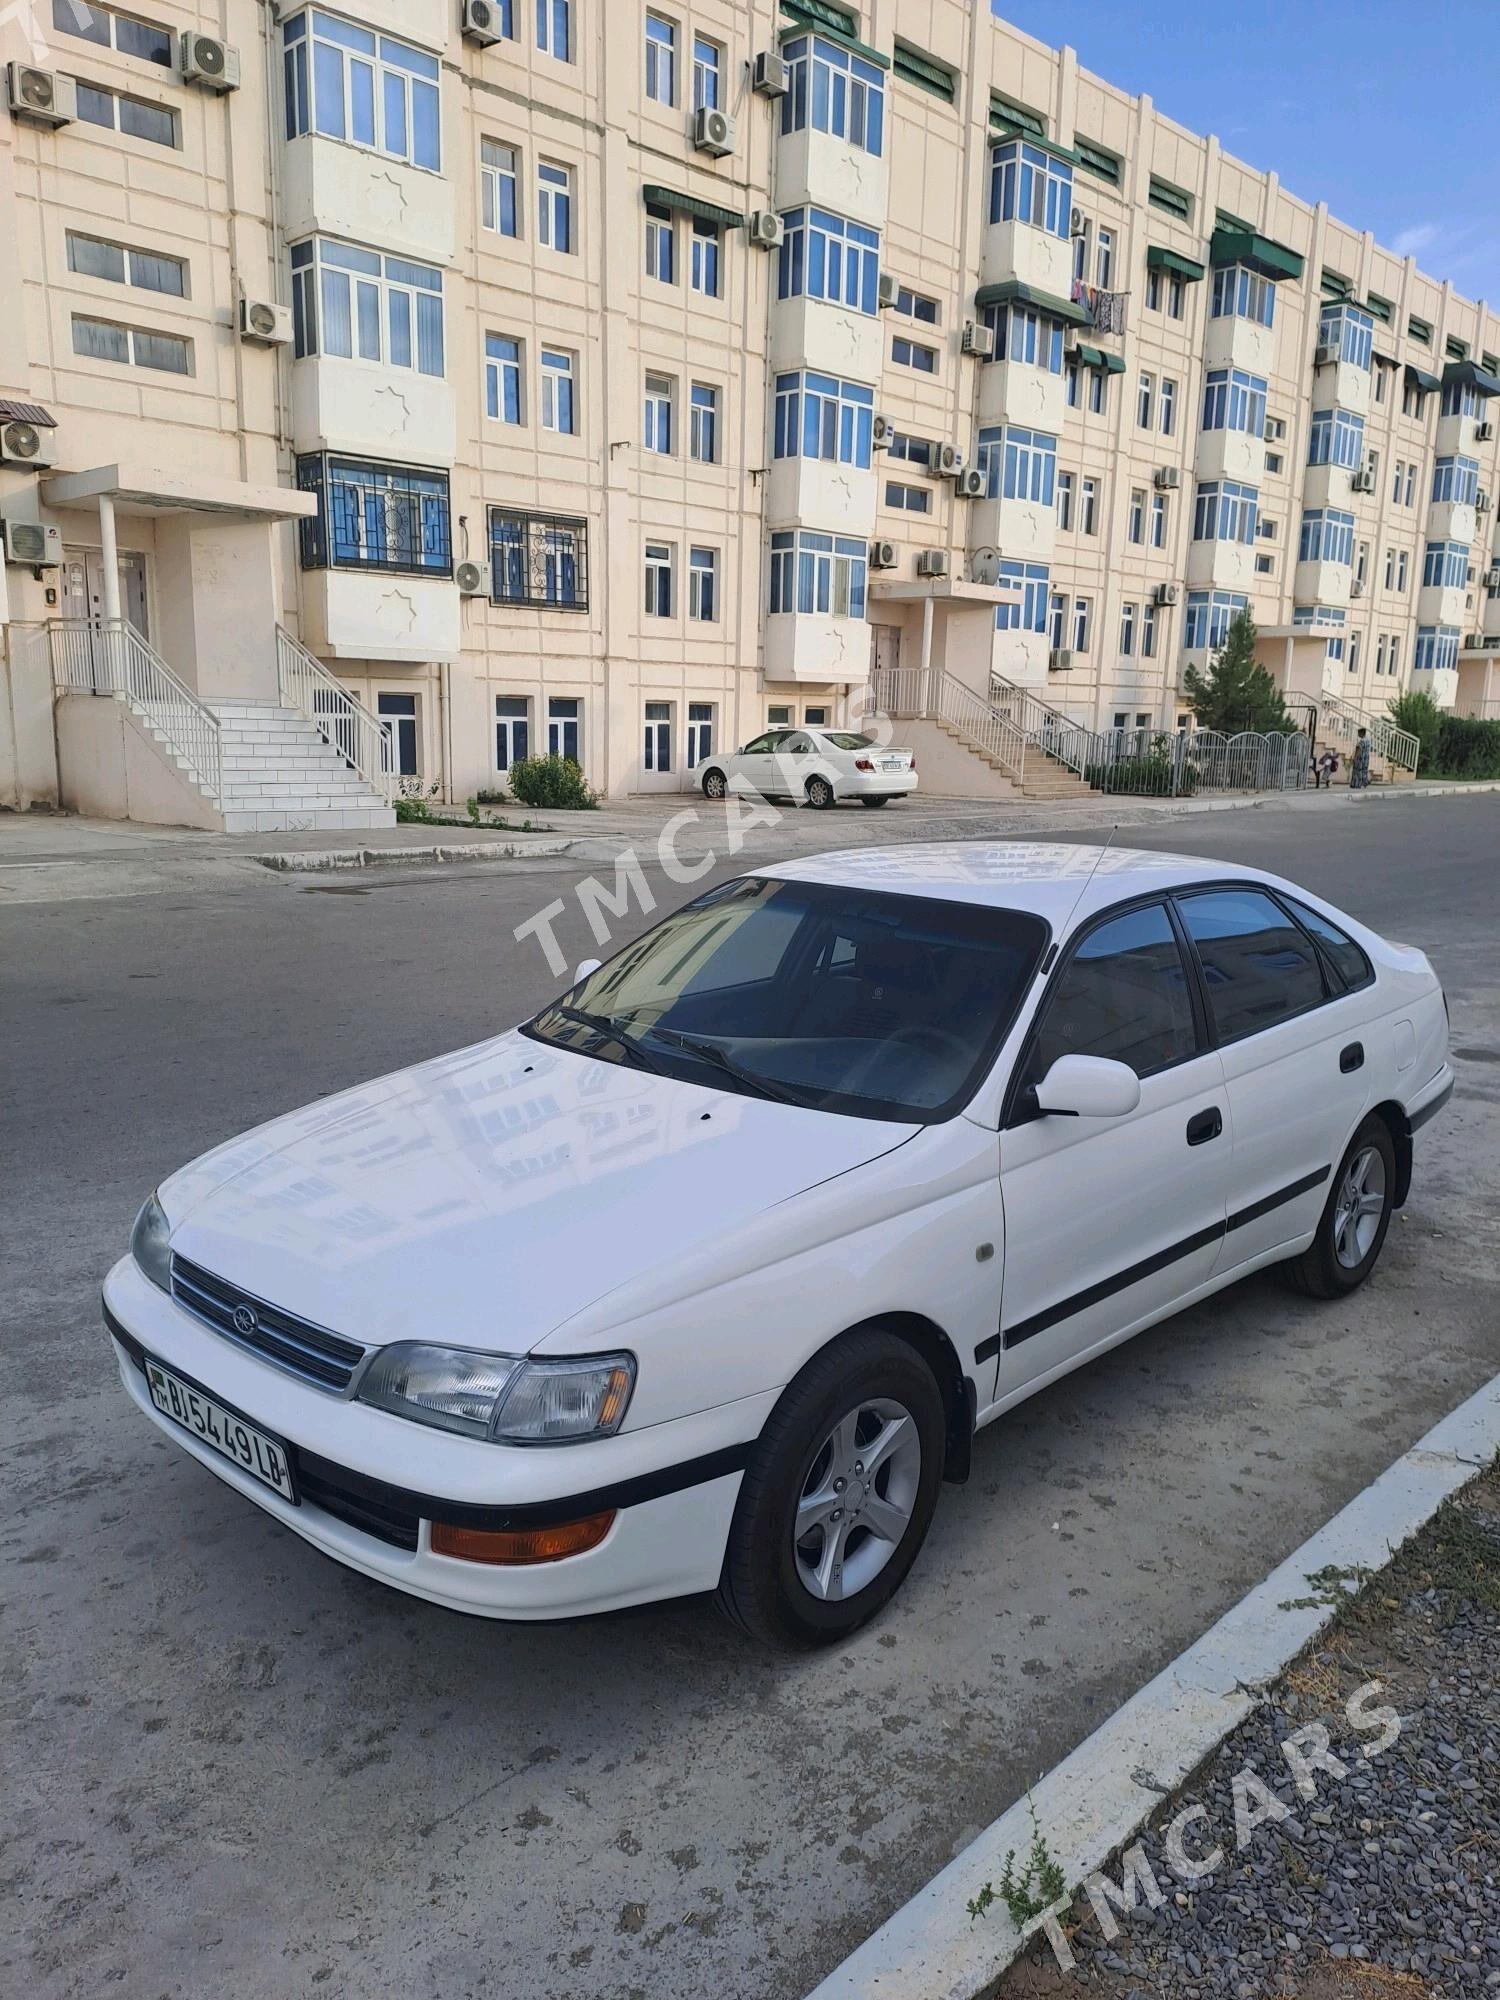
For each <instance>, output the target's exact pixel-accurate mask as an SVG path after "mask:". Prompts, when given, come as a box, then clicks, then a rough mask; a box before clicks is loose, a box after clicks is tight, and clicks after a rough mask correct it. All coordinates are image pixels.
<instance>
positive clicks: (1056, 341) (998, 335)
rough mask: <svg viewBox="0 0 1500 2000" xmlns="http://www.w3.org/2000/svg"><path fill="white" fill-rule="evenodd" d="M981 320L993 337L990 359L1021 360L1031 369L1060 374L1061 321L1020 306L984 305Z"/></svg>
mask: <svg viewBox="0 0 1500 2000" xmlns="http://www.w3.org/2000/svg"><path fill="white" fill-rule="evenodd" d="M983 318H984V324H985V325H986V326H987V327H988V328H989V330H990V332H991V333H992V334H994V336H995V352H994V355H993V356H992V359H994V360H996V361H1022V362H1025V363H1026V364H1027V365H1028V366H1030V367H1032V368H1044V369H1045V370H1046V371H1047V373H1048V374H1049V375H1061V373H1062V368H1063V329H1062V322H1061V320H1056V319H1049V318H1048V317H1047V315H1046V314H1045V313H1039V312H1038V311H1037V309H1036V307H1035V306H1021V305H998V306H986V307H985V308H984V314H983Z"/></svg>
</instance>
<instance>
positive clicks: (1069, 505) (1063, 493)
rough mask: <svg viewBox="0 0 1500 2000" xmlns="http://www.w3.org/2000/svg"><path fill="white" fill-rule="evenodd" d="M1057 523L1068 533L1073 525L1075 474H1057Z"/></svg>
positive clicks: (1063, 531)
mask: <svg viewBox="0 0 1500 2000" xmlns="http://www.w3.org/2000/svg"><path fill="white" fill-rule="evenodd" d="M1057 525H1058V528H1059V529H1060V530H1061V531H1062V533H1064V534H1067V533H1069V532H1070V531H1071V529H1072V526H1073V475H1072V473H1071V472H1060V473H1058V475H1057Z"/></svg>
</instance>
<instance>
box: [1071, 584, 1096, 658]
mask: <svg viewBox="0 0 1500 2000" xmlns="http://www.w3.org/2000/svg"><path fill="white" fill-rule="evenodd" d="M1093 610H1094V606H1093V600H1092V599H1091V598H1088V597H1075V598H1074V599H1073V639H1072V644H1073V651H1074V652H1075V653H1086V652H1087V651H1088V649H1089V622H1090V620H1091V618H1092V616H1093Z"/></svg>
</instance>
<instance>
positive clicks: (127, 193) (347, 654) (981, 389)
mask: <svg viewBox="0 0 1500 2000" xmlns="http://www.w3.org/2000/svg"><path fill="white" fill-rule="evenodd" d="M0 34H3V35H4V36H5V37H6V38H7V39H6V41H5V45H4V47H3V49H0V54H3V55H4V56H5V58H6V60H7V62H9V63H11V64H12V65H14V67H12V68H11V69H10V70H9V71H8V73H7V86H8V92H9V102H10V107H11V114H12V115H11V116H10V117H8V118H6V119H4V120H3V121H0V293H3V310H0V426H3V428H0V515H3V516H4V518H5V520H6V523H7V553H8V560H7V563H6V565H5V569H4V585H3V594H0V620H4V622H5V626H6V629H7V631H8V632H9V633H11V634H12V635H14V634H16V633H19V632H21V631H22V630H26V631H35V630H37V629H38V628H39V627H41V626H45V625H46V624H48V623H49V622H50V621H54V620H58V619H62V620H66V621H70V622H74V623H77V622H81V621H86V620H87V619H89V618H90V617H102V616H107V615H109V614H110V612H111V608H112V607H113V610H114V612H115V613H116V614H118V615H120V616H122V617H123V618H125V619H128V620H129V621H130V622H131V624H132V625H133V626H134V627H136V628H137V629H138V630H139V632H140V633H141V634H142V635H143V636H144V637H145V638H146V639H147V640H149V643H150V646H151V648H152V649H153V650H154V653H155V654H156V655H159V657H160V659H161V660H162V661H164V662H165V663H166V665H167V666H168V667H169V668H170V669H171V670H172V672H173V674H174V675H175V676H176V677H178V678H179V679H180V681H181V682H182V684H183V685H184V686H185V687H186V688H187V689H189V690H191V691H192V692H193V693H194V694H195V695H196V696H197V697H199V698H201V699H202V700H203V701H204V702H206V703H209V704H210V705H212V703H213V702H214V701H215V700H233V701H238V702H242V703H243V702H245V701H251V702H254V701H274V700H276V699H277V697H278V678H277V674H278V668H277V659H278V644H279V643H282V642H279V641H278V637H277V633H278V628H280V630H281V631H282V632H283V633H285V634H286V635H288V640H287V642H286V643H293V644H295V645H296V646H297V647H298V648H305V649H306V651H307V652H308V653H310V654H311V655H312V656H314V658H315V659H316V660H317V661H320V662H322V663H323V664H324V665H325V666H326V667H327V668H328V669H329V670H331V672H332V673H333V674H335V675H336V676H337V678H338V679H339V681H340V682H341V683H342V684H343V685H344V686H345V687H347V688H348V689H350V690H352V691H353V692H354V693H355V694H356V695H357V696H358V697H359V698H360V701H361V702H362V703H363V704H364V706H365V707H366V708H367V709H368V710H370V711H371V712H373V713H374V714H375V715H376V716H378V718H379V720H380V722H381V723H382V724H383V725H384V726H385V727H386V728H387V729H388V731H389V733H390V737H391V743H392V754H393V755H394V758H395V761H396V764H397V766H398V768H399V770H400V771H401V772H402V773H403V774H404V775H406V776H408V777H409V778H411V779H412V780H413V781H415V782H420V783H422V784H424V785H427V786H431V787H434V788H436V789H437V790H438V791H439V792H441V793H442V794H443V795H445V796H448V797H452V798H457V799H462V798H463V797H465V796H467V795H469V794H471V793H474V792H476V791H480V790H483V789H486V788H498V787H500V786H502V785H503V784H504V781H505V773H506V771H507V769H508V767H509V766H510V764H511V763H512V762H514V761H515V759H516V758H517V757H519V756H522V755H525V754H527V753H536V752H539V751H545V750H549V749H555V750H558V751H561V752H563V753H564V754H568V755H572V756H576V757H577V758H578V760H579V761H580V762H581V763H582V764H583V766H584V768H585V770H586V772H587V773H588V775H589V777H590V778H591V779H592V781H593V782H594V783H595V784H596V785H597V786H598V787H599V788H600V789H601V790H605V791H607V792H610V793H613V794H617V795H618V794H621V793H626V792H639V791H651V790H668V791H675V790H682V789H685V788H690V787H692V786H693V785H694V784H695V782H696V779H695V771H696V770H697V768H698V767H699V766H701V764H702V762H703V760H704V758H705V757H706V756H707V755H708V754H709V752H710V750H711V749H712V748H714V747H716V746H722V745H723V744H726V743H731V742H733V743H738V742H743V741H745V740H747V739H748V738H749V737H751V736H753V735H755V734H756V733H758V732H759V731H760V730H762V729H763V728H764V727H766V726H767V725H768V724H772V723H779V722H791V721H797V722H802V721H817V720H827V721H834V720H837V719H840V718H841V717H842V716H844V715H845V714H846V713H847V712H849V705H850V704H851V702H854V701H856V700H857V699H858V698H859V694H860V690H861V689H862V688H863V687H864V685H865V683H866V682H867V681H868V679H869V677H870V674H871V670H872V666H879V667H884V668H890V669H900V668H906V669H916V670H918V671H920V672H921V673H922V675H923V676H924V683H925V684H933V683H934V681H935V678H937V679H941V680H943V681H944V682H946V683H951V684H952V685H953V686H955V687H957V688H961V689H963V690H965V691H966V697H967V698H978V699H980V700H984V699H986V698H987V697H988V695H989V693H990V690H991V687H992V685H993V681H994V677H996V676H998V677H1000V680H1001V681H1002V682H1008V683H1012V684H1015V685H1019V686H1022V687H1025V688H1028V689H1031V690H1033V691H1034V692H1035V693H1036V694H1038V695H1039V696H1040V697H1041V698H1042V699H1043V700H1044V701H1046V702H1047V703H1049V704H1050V705H1051V706H1053V707H1054V708H1056V709H1058V710H1059V711H1061V712H1063V713H1064V714H1066V715H1068V716H1069V717H1071V718H1073V719H1075V720H1078V721H1083V722H1087V723H1089V724H1090V725H1091V726H1093V727H1096V728H1109V727H1111V726H1116V725H1121V726H1123V725H1127V724H1128V725H1132V726H1135V725H1142V726H1144V725H1150V726H1152V727H1158V726H1159V727H1163V728H1172V727H1175V726H1176V725H1177V724H1178V723H1179V721H1181V720H1183V719H1185V709H1184V707H1183V704H1182V699H1181V678H1182V673H1183V670H1184V668H1185V666H1186V665H1187V664H1188V663H1190V662H1199V663H1201V662H1203V661H1205V660H1206V659H1207V658H1208V656H1209V654H1210V652H1211V650H1212V648H1213V647H1214V646H1215V645H1216V644H1217V643H1218V642H1219V641H1220V640H1221V638H1222V636H1223V633H1224V631H1225V629H1226V628H1227V624H1228V621H1229V619H1230V618H1231V617H1232V616H1233V614H1234V612H1235V611H1236V610H1237V609H1239V608H1242V607H1244V608H1248V609H1249V610H1250V611H1251V612H1252V613H1253V614H1254V616H1255V619H1256V621H1257V625H1258V627H1259V630H1260V634H1261V640H1260V645H1261V654H1262V657H1263V659H1264V660H1265V662H1266V664H1267V665H1268V666H1270V667H1271V668H1272V669H1273V671H1274V672H1275V673H1276V674H1277V676H1278V678H1279V679H1280V680H1281V681H1282V682H1283V684H1284V685H1285V686H1286V687H1287V688H1288V689H1289V691H1294V692H1300V693H1302V694H1305V695H1308V696H1311V697H1313V698H1318V697H1319V696H1323V695H1338V696H1339V697H1341V698H1342V699H1343V700H1345V701H1346V702H1348V703H1350V704H1351V705H1352V706H1354V707H1356V708H1359V709H1362V710H1366V711H1369V712H1371V713H1382V712H1383V711H1384V708H1385V704H1386V702H1387V700H1388V699H1389V697H1390V695H1391V694H1393V693H1395V692H1397V691H1398V690H1400V689H1402V688H1404V687H1408V686H1426V687H1430V688H1431V689H1432V690H1433V691H1434V693H1435V694H1436V695H1437V696H1438V698H1439V700H1440V701H1442V702H1444V703H1445V705H1451V704H1452V703H1453V702H1454V701H1455V700H1459V701H1461V702H1465V703H1471V702H1472V701H1474V700H1476V699H1481V698H1483V697H1484V696H1486V695H1488V693H1489V681H1490V677H1491V674H1492V668H1493V665H1494V664H1495V663H1494V662H1492V661H1491V660H1490V659H1489V658H1487V655H1488V654H1489V653H1490V652H1492V651H1494V650H1495V649H1500V573H1492V572H1494V566H1495V556H1494V554H1493V549H1494V541H1495V516H1494V511H1493V509H1492V506H1491V496H1492V495H1493V494H1494V493H1496V492H1497V491H1500V442H1497V440H1496V419H1497V417H1500V318H1497V316H1496V314H1494V313H1492V312H1490V311H1489V310H1487V309H1486V308H1485V307H1484V306H1483V305H1482V304H1475V303H1473V302H1471V301H1468V300H1465V299H1463V298H1461V297H1459V296H1458V295H1457V294H1456V293H1455V292H1454V291H1453V290H1452V288H1451V286H1449V285H1447V284H1444V283H1442V282H1441V281H1439V280H1438V279H1436V278H1432V277H1429V276H1426V275H1424V274H1423V273H1422V272H1420V271H1419V270H1418V269H1417V268H1416V266H1415V264H1414V262H1413V261H1412V260H1410V259H1402V258H1399V257H1397V256H1396V255H1394V254H1393V253H1391V252H1389V251H1386V250H1384V249H1382V248H1381V247H1380V246H1379V245H1377V244H1376V243H1375V242H1374V241H1373V239H1372V238H1371V237H1370V236H1369V235H1368V234H1361V233H1359V232H1358V231H1355V230H1353V229H1351V228H1349V227H1347V226H1346V225H1344V224H1342V223H1340V222H1338V221H1336V220H1335V219H1334V218H1332V217H1331V216H1329V214H1328V213H1327V211H1326V209H1325V208H1323V207H1322V206H1311V205H1309V204H1308V203H1307V202H1305V201H1304V200H1302V199H1300V198H1299V197H1298V196H1296V195H1294V194H1292V193H1290V192H1288V191H1287V190H1285V189H1284V188H1282V186H1281V185H1280V183H1279V181H1278V179H1277V177H1276V175H1275V174H1262V173H1258V172H1256V171H1254V170H1252V169H1251V168H1249V167H1247V166H1245V165H1243V164H1242V163H1241V162H1239V161H1237V160H1235V159H1234V158H1232V157H1231V156H1230V155H1229V154H1227V153H1226V152H1225V151H1224V150H1223V149H1222V148H1221V147H1220V145H1219V144H1218V142H1217V141H1216V140H1215V139H1213V138H1202V137H1199V136H1196V135H1194V134H1192V133H1190V132H1188V131H1185V130H1184V129H1183V128H1181V127H1180V126H1178V125H1176V124H1174V123H1172V122H1171V121H1170V120H1168V119H1166V118H1164V117H1162V116H1161V115H1160V114H1159V113H1157V112H1156V111H1155V109H1154V108H1153V106H1152V104H1151V102H1150V100H1149V98H1146V97H1144V96H1142V97H1131V96H1129V95H1127V94H1126V93H1124V92H1122V91H1120V90H1117V89H1115V88H1114V87H1113V86H1111V85H1109V84H1107V83H1105V82H1104V81H1102V80H1101V79H1099V78H1096V77H1093V76H1091V75H1089V74H1088V73H1087V72H1085V71H1083V70H1081V69H1080V68H1079V66H1078V64H1077V62H1076V61H1075V59H1074V57H1073V54H1072V52H1071V51H1070V50H1068V49H1062V50H1054V49H1050V48H1047V47H1045V46H1043V45H1042V44H1040V43H1038V42H1036V41H1034V40H1032V39H1031V38H1029V37H1027V36H1025V35H1023V34H1021V33H1019V32H1018V31H1017V30H1015V29H1014V28H1012V27H1010V26H1009V25H1007V24H1006V23H1005V22H1004V21H1003V20H1000V19H998V18H996V17H995V16H994V15H992V14H991V12H990V11H989V10H988V8H987V7H986V6H985V5H984V4H983V0H976V3H975V4H971V0H863V4H862V5H859V4H854V0H847V4H846V3H845V0H682V4H678V0H661V4H660V5H659V6H658V5H655V4H653V5H649V6H648V5H644V4H640V0H468V4H467V5H465V4H464V0H403V4H399V5H398V4H396V0H364V4H363V5H362V6H361V7H360V8H359V9H358V10H350V11H340V10H339V9H338V8H335V7H328V8H323V7H317V6H310V5H309V6H296V5H292V4H287V3H286V0H283V4H282V5H281V6H280V7H279V8H277V7H272V6H269V5H266V4H262V3H261V0H218V3H217V4H216V5H215V6H214V7H212V8H209V7H207V6H200V5H191V4H182V0H152V3H151V4H150V5H147V4H146V0H142V8H141V10H140V11H137V10H136V9H135V8H134V7H133V6H132V7H131V8H129V9H125V8H119V9H117V8H114V7H105V6H101V5H93V4H83V0H37V4H36V6H35V7H34V9H33V10H32V12H31V13H30V15H27V14H26V13H25V12H24V11H23V12H22V15H21V18H20V19H19V20H18V19H17V18H16V17H15V10H12V18H11V19H10V21H9V23H8V25H7V26H6V27H5V28H4V29H0ZM215 52H217V53H215ZM30 70H36V71H40V72H42V74H43V75H44V77H50V78H51V79H53V83H52V86H50V87H51V88H52V89H53V91H54V94H53V96H51V97H47V90H48V88H49V86H47V85H45V84H44V85H43V86H41V89H42V95H43V98H44V99H45V102H41V103H39V102H38V100H37V97H36V86H35V85H32V84H28V72H29V71H30ZM17 427H19V428H17ZM38 438H39V439H40V442H39V444H37V445H36V447H35V449H34V450H33V449H31V448H30V441H34V440H36V439H38ZM17 526H19V527H21V528H26V527H30V528H31V529H32V530H33V535H32V537H31V538H30V539H28V538H26V537H25V536H24V535H23V536H22V537H21V538H20V540H19V549H20V551H21V553H22V555H24V556H25V557H26V558H28V559H26V560H21V559H19V558H18V554H17V548H18V538H17V535H16V532H15V531H16V528H17ZM36 530H41V531H42V532H43V534H44V536H45V538H46V539H45V549H46V553H45V557H44V560H42V561H41V562H33V561H31V560H29V558H30V557H31V556H32V555H34V554H35V553H36V551H37V549H38V548H39V547H41V546H42V545H41V544H39V543H38V542H37V540H36V539H35V531H36ZM27 657H28V658H31V657H34V656H32V655H28V656H27ZM1497 658H1500V655H1497ZM21 660H22V649H21V648H20V647H19V646H18V645H15V644H8V646H7V669H8V683H7V687H8V712H9V720H8V722H6V723H5V724H3V725H0V726H3V727H5V728H7V729H8V730H9V748H8V753H7V754H8V757H9V761H10V765H11V768H12V772H13V773H15V772H17V771H20V772H22V773H23V777H22V779H19V780H18V779H15V778H14V777H13V778H12V781H11V790H12V792H17V791H19V792H20V793H23V794H24V793H26V792H27V790H28V782H27V781H26V779H25V776H24V774H25V773H28V772H30V773H34V772H35V771H36V770H38V769H40V768H41V767H42V766H43V765H44V764H45V758H46V740H45V739H46V737H47V734H48V729H49V728H50V724H47V725H45V726H44V722H43V719H42V717H41V714H40V709H39V702H40V700H41V696H40V695H39V693H38V690H37V688H36V686H35V685H34V684H33V683H32V682H29V681H27V680H26V679H25V676H24V675H23V672H22V666H21ZM1476 690H1478V691H1479V692H1478V694H1476V692H1475V691H1476ZM45 700H46V705H47V707H49V708H50V702H51V689H50V684H49V685H48V687H47V689H46V690H45ZM5 762H6V757H5V756H0V766H3V765H4V764H5ZM41 789H42V790H43V791H45V784H44V783H43V784H42V786H41ZM30 790H31V791H32V793H33V794H35V792H36V790H37V787H36V786H35V785H34V784H33V785H31V786H30Z"/></svg>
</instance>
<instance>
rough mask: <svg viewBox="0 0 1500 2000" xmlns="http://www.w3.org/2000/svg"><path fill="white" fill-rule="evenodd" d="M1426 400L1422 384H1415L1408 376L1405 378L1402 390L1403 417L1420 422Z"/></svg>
mask: <svg viewBox="0 0 1500 2000" xmlns="http://www.w3.org/2000/svg"><path fill="white" fill-rule="evenodd" d="M1425 400H1426V398H1425V395H1424V392H1423V390H1422V387H1421V384H1420V383H1417V382H1414V381H1413V380H1412V379H1411V377H1410V376H1409V375H1408V376H1407V377H1406V378H1405V381H1404V383H1403V385H1402V389H1401V414H1402V416H1403V417H1415V418H1416V419H1417V420H1418V422H1420V421H1421V418H1422V410H1423V407H1424V403H1425Z"/></svg>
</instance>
